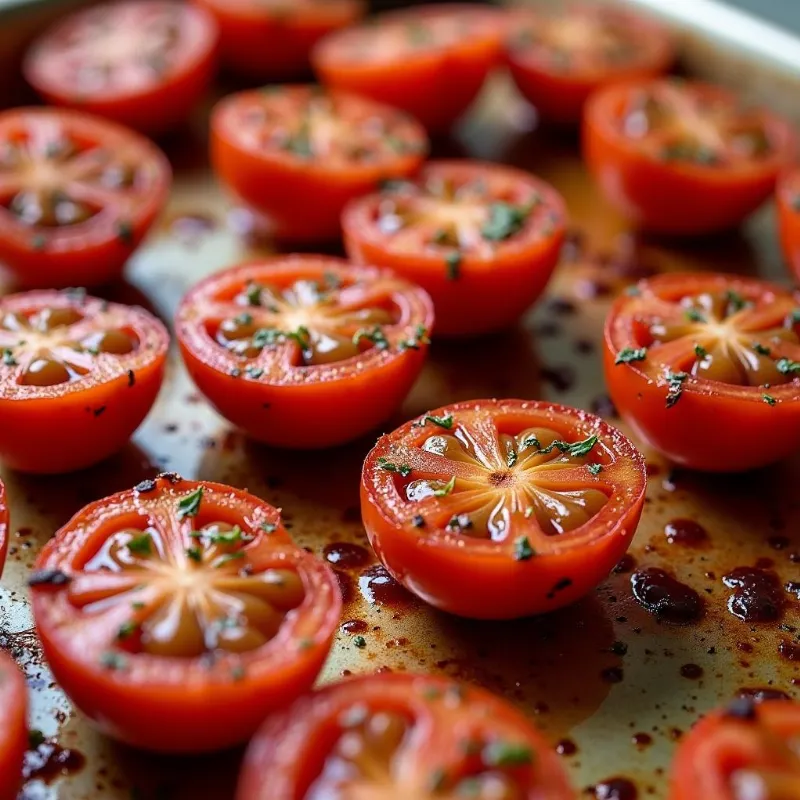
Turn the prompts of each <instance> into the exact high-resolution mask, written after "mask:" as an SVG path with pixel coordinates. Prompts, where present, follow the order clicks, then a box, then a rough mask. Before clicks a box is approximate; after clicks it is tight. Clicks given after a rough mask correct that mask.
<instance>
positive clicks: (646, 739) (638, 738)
mask: <svg viewBox="0 0 800 800" xmlns="http://www.w3.org/2000/svg"><path fill="white" fill-rule="evenodd" d="M631 742H633V744H635V745H636V746H637V747H639V748H641V749H644V748H645V747H649V746H650V745H651V744H653V737H652V736H651V735H650V734H649V733H634V734H633V736H631Z"/></svg>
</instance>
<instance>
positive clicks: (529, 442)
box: [522, 436, 542, 450]
mask: <svg viewBox="0 0 800 800" xmlns="http://www.w3.org/2000/svg"><path fill="white" fill-rule="evenodd" d="M541 446H542V443H541V442H540V441H539V440H538V439H537V438H536V437H535V436H526V437H525V438H524V439H523V440H522V447H523V448H525V447H535V448H536V449H537V450H539V449H540V448H541Z"/></svg>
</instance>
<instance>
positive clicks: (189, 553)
mask: <svg viewBox="0 0 800 800" xmlns="http://www.w3.org/2000/svg"><path fill="white" fill-rule="evenodd" d="M186 557H187V558H190V559H191V560H192V561H196V562H197V563H198V564H199V563H200V562H201V561H202V560H203V551H202V550H201V549H200V548H199V547H197V546H196V545H195V546H193V547H187V548H186Z"/></svg>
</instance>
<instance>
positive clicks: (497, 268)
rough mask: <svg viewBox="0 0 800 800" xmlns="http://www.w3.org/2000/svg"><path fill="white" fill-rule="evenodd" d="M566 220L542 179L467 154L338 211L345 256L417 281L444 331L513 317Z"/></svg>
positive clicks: (486, 327) (538, 287)
mask: <svg viewBox="0 0 800 800" xmlns="http://www.w3.org/2000/svg"><path fill="white" fill-rule="evenodd" d="M565 226H566V208H565V206H564V202H563V200H562V199H561V196H560V195H559V194H558V193H557V192H556V191H555V190H554V189H553V188H552V187H551V186H549V185H548V184H547V183H545V182H544V181H541V180H539V179H538V178H536V177H534V176H533V175H530V174H528V173H525V172H522V171H521V170H516V169H512V168H510V167H502V166H499V165H496V164H485V163H480V162H465V161H432V162H429V163H428V164H426V165H425V167H424V168H423V169H422V171H421V173H420V176H419V179H418V180H417V181H416V182H413V183H412V182H397V183H390V184H388V185H387V186H386V187H385V188H384V190H383V191H382V192H380V193H378V194H371V195H368V196H366V197H363V198H360V199H358V200H354V201H353V202H352V203H351V204H350V205H349V206H348V207H347V208H346V209H345V212H344V215H343V217H342V227H343V229H344V237H345V246H346V248H347V253H348V255H349V256H350V258H351V259H353V260H354V261H356V262H357V263H361V264H375V265H377V266H381V267H389V268H390V269H392V270H394V271H395V272H397V273H399V274H400V275H403V276H404V277H406V278H408V279H409V280H411V281H414V282H415V283H418V284H419V285H420V286H422V288H423V289H425V290H426V291H427V292H428V293H429V294H430V295H431V297H432V298H433V302H434V305H435V307H436V330H437V333H441V334H444V335H463V334H476V333H485V332H488V331H492V330H497V329H499V328H503V327H508V326H509V325H512V324H513V323H514V322H516V320H517V319H518V318H519V317H520V316H521V315H522V314H523V313H524V312H525V311H526V310H527V309H528V307H529V306H530V305H531V304H532V303H533V302H534V301H535V300H536V299H537V298H538V297H539V295H540V294H541V293H542V292H543V291H544V288H545V286H546V285H547V282H548V280H549V278H550V275H551V274H552V272H553V269H554V268H555V266H556V264H557V263H558V259H559V254H560V250H561V244H562V242H563V240H564V235H565Z"/></svg>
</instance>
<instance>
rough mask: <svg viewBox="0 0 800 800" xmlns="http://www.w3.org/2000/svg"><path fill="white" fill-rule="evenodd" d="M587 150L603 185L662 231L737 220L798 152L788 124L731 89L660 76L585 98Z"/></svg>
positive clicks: (637, 218)
mask: <svg viewBox="0 0 800 800" xmlns="http://www.w3.org/2000/svg"><path fill="white" fill-rule="evenodd" d="M583 137H584V139H583V152H584V158H585V159H586V162H587V164H588V166H589V169H590V170H591V172H592V173H593V174H594V177H595V179H596V180H597V182H598V184H599V186H600V188H601V189H602V191H603V192H604V194H605V195H606V197H607V198H608V200H609V202H611V203H613V204H614V205H615V206H617V208H619V209H620V211H621V212H622V213H623V214H625V215H626V216H627V217H629V218H630V219H631V221H632V222H634V223H635V224H637V225H639V226H641V227H643V228H647V229H649V230H652V231H655V232H657V233H665V234H677V235H690V234H704V233H712V232H715V231H719V230H724V229H726V228H731V227H733V226H735V225H738V224H739V223H740V222H741V221H742V220H743V219H744V218H745V217H746V216H747V215H748V214H750V213H751V212H752V211H755V209H756V208H758V206H760V205H761V203H763V202H764V200H766V199H767V198H768V197H769V196H770V195H771V194H772V192H773V190H774V189H775V182H776V180H777V177H778V174H779V172H780V171H781V170H782V169H783V168H784V167H785V166H786V165H788V164H789V163H791V161H792V160H793V158H794V155H795V149H796V148H795V136H794V133H793V132H792V130H791V127H790V125H789V124H788V123H787V122H785V121H784V120H782V119H780V118H779V117H777V116H775V115H774V114H770V113H769V112H767V111H763V110H746V109H743V108H742V107H740V106H739V104H738V102H737V101H736V99H735V98H734V97H733V95H731V94H730V93H729V92H727V91H726V90H724V89H721V88H719V87H717V86H711V85H709V84H703V83H696V82H691V81H689V82H683V81H681V82H678V81H671V80H652V81H642V82H639V83H630V84H620V85H616V86H610V87H608V88H606V89H601V90H600V91H598V92H597V93H596V94H594V95H593V96H592V97H591V98H590V100H589V101H588V103H587V105H586V114H585V115H584V132H583Z"/></svg>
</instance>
